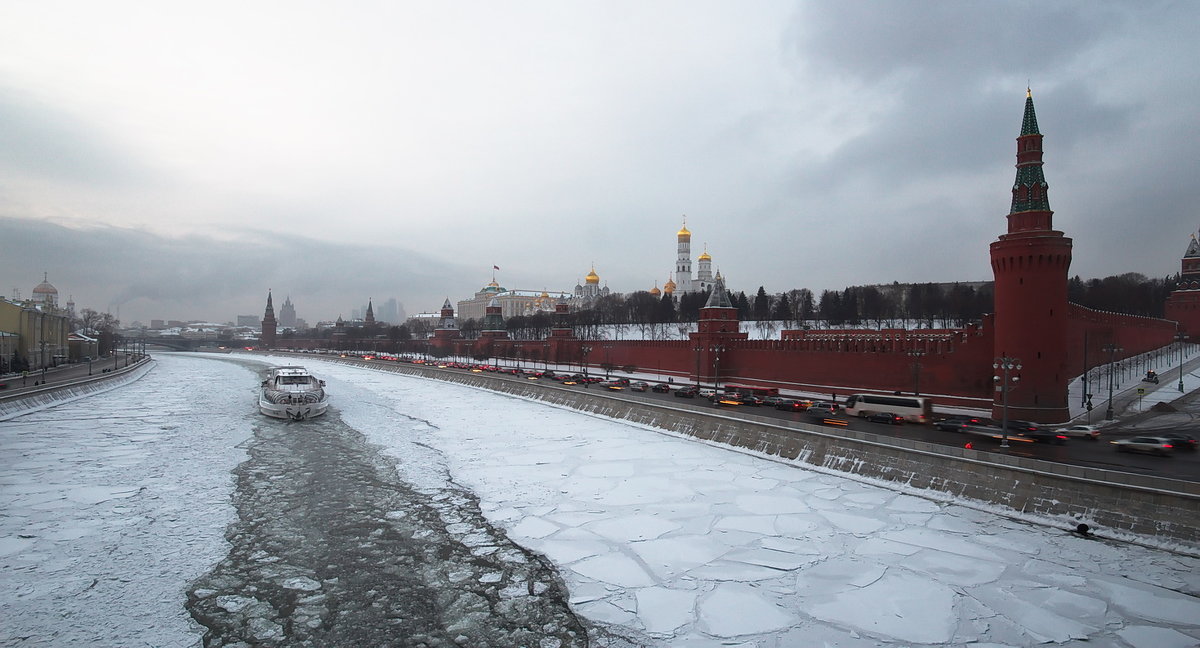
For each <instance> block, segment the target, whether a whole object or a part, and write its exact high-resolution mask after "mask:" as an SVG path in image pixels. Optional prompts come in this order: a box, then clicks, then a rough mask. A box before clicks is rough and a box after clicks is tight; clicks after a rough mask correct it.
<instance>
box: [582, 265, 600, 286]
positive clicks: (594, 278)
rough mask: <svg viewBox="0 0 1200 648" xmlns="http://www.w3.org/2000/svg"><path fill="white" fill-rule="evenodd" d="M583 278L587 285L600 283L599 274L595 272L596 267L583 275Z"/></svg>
mask: <svg viewBox="0 0 1200 648" xmlns="http://www.w3.org/2000/svg"><path fill="white" fill-rule="evenodd" d="M583 280H584V281H586V282H587V283H588V285H594V284H598V283H600V275H598V274H596V268H595V267H593V268H592V271H591V272H589V273H587V276H586V277H584V278H583Z"/></svg>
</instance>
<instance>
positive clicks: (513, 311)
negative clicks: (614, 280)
mask: <svg viewBox="0 0 1200 648" xmlns="http://www.w3.org/2000/svg"><path fill="white" fill-rule="evenodd" d="M593 274H594V273H593ZM596 280H597V281H599V278H597V279H596ZM605 290H607V289H605ZM568 296H569V295H568V294H567V293H564V292H550V291H546V290H509V289H507V288H505V287H504V286H501V285H500V284H498V283H496V278H495V277H492V280H491V282H489V283H488V284H487V285H486V286H484V287H483V288H480V289H479V291H478V292H476V293H475V296H474V297H471V298H470V299H464V300H461V301H459V302H458V317H459V319H461V320H469V319H473V320H479V321H482V320H483V318H484V317H485V316H486V315H487V308H488V306H489V305H491V303H492V300H493V299H494V300H495V301H496V306H497V307H498V308H499V309H500V314H501V315H502V316H503V317H505V318H509V317H517V316H528V315H533V314H534V313H537V312H547V313H548V312H553V311H554V302H555V301H556V300H558V299H560V298H566V297H568Z"/></svg>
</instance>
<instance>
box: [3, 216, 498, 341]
mask: <svg viewBox="0 0 1200 648" xmlns="http://www.w3.org/2000/svg"><path fill="white" fill-rule="evenodd" d="M0 241H3V242H4V248H5V250H6V254H5V255H4V256H3V257H2V258H0V275H3V276H4V277H6V278H7V279H8V281H9V282H10V283H12V284H13V285H12V286H5V287H4V290H5V291H6V294H9V295H10V296H11V293H9V292H8V291H9V290H10V289H11V288H14V287H15V288H18V289H19V290H21V292H22V294H23V295H25V296H28V295H29V291H30V290H31V289H32V287H33V286H34V285H36V284H37V283H38V282H39V281H41V273H42V272H43V271H45V272H48V273H49V275H50V282H51V283H52V284H54V285H55V287H57V288H58V289H59V292H60V296H61V298H62V299H63V300H64V301H65V299H66V297H67V296H68V295H73V296H74V298H75V301H76V304H77V305H78V307H79V308H84V307H88V308H95V309H97V310H109V309H113V310H116V309H120V312H121V318H122V320H123V321H125V322H129V321H132V320H135V319H137V320H142V321H143V322H145V321H147V320H148V319H151V318H155V319H210V318H211V319H218V320H220V321H226V320H231V319H233V318H234V316H235V315H239V314H261V312H262V308H263V305H264V303H265V298H266V293H267V290H268V289H273V290H274V291H275V293H276V294H277V295H280V296H281V298H282V295H285V294H287V295H291V296H292V299H293V301H295V302H296V304H297V309H298V312H299V314H300V316H301V317H305V318H306V319H308V321H309V322H310V323H315V322H316V321H317V320H320V319H332V318H334V317H337V316H338V315H339V314H341V315H344V316H349V315H350V311H351V309H353V308H357V307H359V306H360V305H361V304H362V303H365V302H366V300H367V299H368V298H375V299H376V300H383V299H387V298H390V297H395V298H397V299H398V300H399V301H401V302H402V303H404V304H405V305H406V307H407V308H408V309H409V311H410V312H413V313H415V312H417V311H419V310H422V309H425V308H430V306H429V304H434V305H435V306H436V305H440V303H441V300H442V299H444V298H445V297H446V293H445V290H447V286H448V284H451V283H452V282H449V281H447V279H446V278H447V277H451V276H454V275H463V274H464V273H463V272H462V269H461V268H458V267H455V266H453V265H451V264H446V263H444V262H438V261H434V260H432V259H430V258H428V257H426V256H425V255H422V254H420V253H415V252H412V251H409V250H403V249H394V248H376V247H370V246H367V245H361V246H358V245H339V244H329V243H325V242H322V241H318V240H313V239H307V238H303V237H300V236H294V235H288V234H282V235H280V234H269V235H268V234H263V233H261V232H251V231H247V232H245V233H244V235H243V236H242V237H241V239H240V240H236V241H232V242H231V241H225V240H218V239H215V238H208V237H202V236H190V237H187V238H182V239H170V238H165V237H160V236H156V235H152V234H149V233H146V232H141V231H136V230H130V229H121V228H113V227H94V228H85V229H74V228H70V227H64V226H62V225H57V224H53V223H47V222H44V221H34V220H27V219H18V218H4V217H0ZM457 288H458V289H460V290H470V289H474V288H476V286H471V287H469V288H468V287H467V286H460V287H457ZM457 294H458V293H456V296H457ZM435 302H436V303H435Z"/></svg>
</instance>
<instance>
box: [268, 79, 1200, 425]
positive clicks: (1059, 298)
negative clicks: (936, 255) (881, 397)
mask: <svg viewBox="0 0 1200 648" xmlns="http://www.w3.org/2000/svg"><path fill="white" fill-rule="evenodd" d="M1016 158H1017V164H1016V167H1017V173H1016V182H1015V183H1014V184H1013V189H1012V195H1013V198H1012V205H1011V208H1010V211H1009V214H1008V216H1007V229H1006V231H1005V232H1004V233H1002V234H1000V235H999V237H998V238H997V240H996V241H994V242H992V244H991V246H990V255H991V265H992V271H993V273H994V277H995V287H994V299H995V301H994V313H993V314H991V315H989V316H986V317H985V318H984V319H983V321H982V322H981V323H979V324H975V325H969V326H966V327H964V328H961V329H940V330H933V329H919V330H902V329H883V330H864V329H845V330H819V331H817V330H793V331H783V332H782V333H781V335H780V339H777V340H750V339H748V335H747V334H746V333H743V332H740V331H739V322H738V320H737V309H736V308H734V307H733V306H732V304H731V303H730V301H729V298H728V295H727V294H726V291H725V288H724V284H723V281H722V279H721V277H720V273H718V274H717V275H716V276H715V277H713V276H712V275H711V274H709V273H710V272H711V270H710V268H711V266H709V263H710V262H711V257H709V256H708V253H707V251H706V252H705V254H704V256H703V257H702V259H701V262H702V264H703V266H702V268H701V273H700V275H698V276H697V277H696V279H695V280H693V279H692V278H691V276H690V275H691V265H690V263H691V262H690V240H691V233H690V232H688V231H687V228H686V224H685V226H684V228H683V229H681V230H680V232H679V233H678V243H679V248H678V250H679V259H678V261H677V265H676V268H675V273H676V279H677V280H679V288H681V289H682V290H680V292H685V291H698V290H709V289H710V288H711V293H710V295H709V299H708V301H707V303H706V305H705V306H704V307H703V308H702V309H701V311H700V321H699V323H698V326H697V331H696V332H694V333H691V334H690V337H689V339H688V340H668V341H660V340H583V339H579V338H576V337H574V334H573V329H572V327H571V325H570V314H571V303H570V302H572V301H573V300H571V299H569V298H568V296H566V295H565V294H564V295H563V296H562V298H560V299H558V300H557V302H556V304H555V318H556V324H555V328H554V329H553V330H552V332H551V335H550V336H549V337H547V338H546V339H544V340H541V341H529V340H520V341H518V340H512V339H509V337H508V334H507V332H506V331H505V329H504V317H505V315H504V313H502V310H503V309H502V307H501V305H500V302H499V301H497V297H496V296H495V295H492V296H491V297H490V299H489V301H488V302H487V305H486V307H485V309H484V317H483V326H482V327H481V328H482V333H481V335H480V336H479V337H478V338H477V339H464V338H463V337H462V336H461V334H460V332H459V330H458V328H457V326H456V323H455V314H454V308H453V307H452V306H451V304H450V300H449V299H447V300H446V302H445V304H444V305H443V307H442V312H441V318H440V322H439V325H438V328H437V330H435V332H434V334H433V336H432V337H431V338H430V339H429V340H419V341H411V342H408V343H406V346H407V348H406V349H405V350H406V351H409V352H430V353H434V354H437V355H454V356H461V357H476V358H512V359H521V360H523V361H526V362H534V363H541V362H547V363H551V364H559V365H566V364H571V365H576V366H581V365H583V364H586V365H588V366H589V367H590V368H591V369H590V370H591V371H592V372H593V373H595V372H596V369H597V368H599V367H603V366H608V367H618V368H629V367H632V368H636V369H637V370H640V371H645V372H653V373H658V374H661V375H665V376H671V377H673V379H674V382H676V383H688V382H695V381H698V382H702V383H708V384H712V383H714V382H719V383H731V382H736V383H750V384H756V385H763V386H772V387H778V388H779V389H781V390H783V391H785V392H788V391H796V392H809V393H819V394H825V393H828V394H830V396H831V397H834V398H843V397H844V396H845V395H848V394H851V393H858V392H878V393H894V392H902V393H910V394H911V393H919V394H920V395H923V396H930V397H931V398H933V400H934V403H935V406H937V405H941V406H943V407H944V406H957V407H973V408H980V409H991V410H992V411H993V415H994V416H995V417H996V418H1000V410H1001V408H1002V407H1003V405H1002V403H1003V401H1004V399H1003V395H1004V394H1003V393H1002V391H1001V390H1000V389H999V387H998V384H999V382H998V380H997V377H998V376H999V375H1002V372H999V371H997V370H995V369H994V368H993V365H994V364H996V363H997V362H999V361H1001V360H1008V361H1009V363H1010V364H1011V365H1012V366H1013V367H1014V368H1013V369H1012V371H1010V372H1009V375H1010V378H1015V379H1016V380H1011V381H1010V382H1009V385H1010V387H1009V389H1008V394H1007V404H1008V416H1009V417H1010V418H1016V419H1028V420H1032V421H1037V422H1042V423H1059V422H1065V421H1067V420H1068V419H1069V418H1070V413H1069V407H1068V403H1067V391H1068V385H1069V383H1070V382H1071V380H1073V379H1074V378H1076V377H1078V376H1079V375H1081V374H1083V373H1084V372H1085V371H1086V370H1088V369H1091V368H1092V367H1096V366H1098V365H1103V364H1105V363H1108V362H1109V361H1110V360H1120V359H1123V358H1127V357H1131V356H1134V355H1137V354H1140V353H1143V352H1147V351H1151V350H1154V349H1158V348H1161V347H1164V346H1167V345H1169V344H1171V343H1172V342H1174V341H1175V340H1176V336H1177V334H1179V333H1181V332H1182V333H1185V334H1192V335H1195V334H1196V333H1197V332H1200V245H1197V244H1196V241H1195V240H1193V241H1192V246H1190V247H1189V249H1188V254H1187V255H1186V256H1185V258H1184V262H1183V275H1182V276H1183V278H1184V281H1181V284H1180V290H1178V291H1176V292H1175V293H1174V294H1172V295H1171V297H1170V299H1169V300H1168V303H1167V304H1166V313H1167V317H1168V319H1156V318H1148V317H1137V316H1130V315H1122V314H1117V313H1107V312H1099V311H1095V310H1091V309H1088V308H1084V307H1082V306H1079V305H1077V304H1072V303H1070V302H1068V301H1067V280H1068V271H1069V269H1070V263H1071V249H1072V241H1071V239H1070V238H1067V237H1066V236H1064V234H1063V232H1061V231H1057V230H1055V229H1054V227H1053V212H1052V211H1051V210H1050V204H1049V197H1048V187H1049V185H1048V184H1047V183H1046V180H1045V177H1044V174H1043V170H1042V164H1043V162H1042V134H1041V133H1040V132H1039V131H1038V126H1037V117H1036V114H1035V112H1034V105H1033V98H1032V96H1031V95H1027V96H1026V101H1025V112H1024V115H1023V118H1022V123H1021V131H1020V135H1018V137H1017V154H1016ZM594 275H595V271H594V269H593V271H592V273H591V274H589V276H588V286H585V287H582V288H583V289H589V288H590V289H591V290H592V291H595V290H596V287H597V283H598V278H595V279H593V277H594ZM493 283H494V281H493ZM670 283H671V284H672V285H671V288H672V289H674V288H676V286H675V285H674V284H675V282H674V281H672V282H670ZM489 285H491V284H489ZM580 289H581V287H577V291H576V296H577V297H578V296H579V291H580ZM605 290H607V289H605ZM476 297H477V298H479V297H484V295H477V296H476ZM268 320H269V322H268ZM274 338H275V321H274V314H273V312H272V309H271V305H270V300H269V299H268V306H267V313H266V317H264V321H263V343H264V345H265V346H273V344H274ZM1018 364H1019V366H1020V368H1019V369H1017V368H1016V366H1017V365H1018ZM1096 399H1097V400H1099V399H1100V397H1099V395H1098V394H1097V396H1096Z"/></svg>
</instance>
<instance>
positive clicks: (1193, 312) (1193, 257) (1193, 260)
mask: <svg viewBox="0 0 1200 648" xmlns="http://www.w3.org/2000/svg"><path fill="white" fill-rule="evenodd" d="M1163 317H1165V318H1166V319H1169V320H1175V321H1176V322H1178V323H1179V332H1180V333H1183V334H1184V335H1186V336H1187V337H1188V340H1189V341H1192V342H1195V341H1196V339H1197V338H1198V337H1200V243H1197V241H1196V235H1195V234H1192V240H1191V241H1190V242H1188V246H1187V250H1186V251H1185V252H1184V253H1183V259H1182V261H1181V262H1180V269H1179V283H1178V284H1177V285H1176V287H1175V290H1174V291H1172V292H1171V294H1170V295H1168V296H1167V303H1166V305H1165V306H1164V307H1163Z"/></svg>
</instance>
